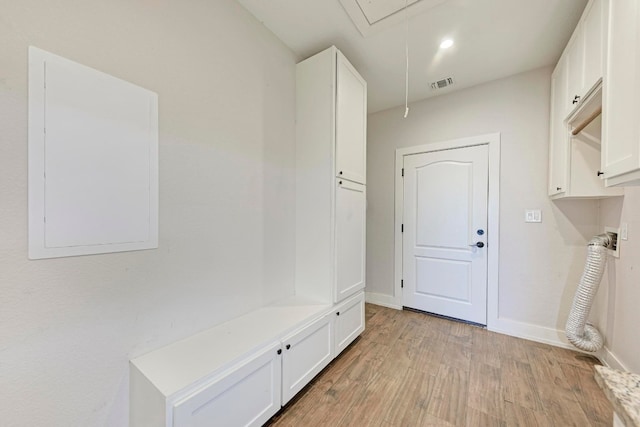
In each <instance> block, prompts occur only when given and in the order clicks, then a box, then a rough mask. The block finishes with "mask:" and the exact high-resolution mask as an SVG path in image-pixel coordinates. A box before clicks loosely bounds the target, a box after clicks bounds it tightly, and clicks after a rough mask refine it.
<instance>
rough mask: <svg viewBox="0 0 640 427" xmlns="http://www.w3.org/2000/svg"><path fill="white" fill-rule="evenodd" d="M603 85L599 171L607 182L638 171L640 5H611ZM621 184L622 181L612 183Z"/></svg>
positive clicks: (621, 1)
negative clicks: (600, 161)
mask: <svg viewBox="0 0 640 427" xmlns="http://www.w3.org/2000/svg"><path fill="white" fill-rule="evenodd" d="M609 13H610V17H609V23H610V28H609V41H608V52H609V58H608V65H607V73H606V75H605V85H604V105H603V140H602V171H603V172H604V177H605V178H607V180H608V184H610V183H611V180H610V178H612V177H617V176H620V175H623V174H626V173H630V172H634V171H637V170H638V169H639V168H640V153H639V149H640V120H638V118H639V117H640V61H639V54H638V52H640V2H638V1H637V0H615V1H611V5H610V9H609ZM615 181H616V182H615V184H623V183H624V182H625V179H624V178H622V179H618V180H615Z"/></svg>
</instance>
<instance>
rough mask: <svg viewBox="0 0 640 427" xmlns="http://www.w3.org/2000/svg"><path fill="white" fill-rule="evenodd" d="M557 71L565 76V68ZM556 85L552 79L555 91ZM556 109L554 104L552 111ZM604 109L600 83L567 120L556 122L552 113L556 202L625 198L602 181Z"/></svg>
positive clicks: (552, 177)
mask: <svg viewBox="0 0 640 427" xmlns="http://www.w3.org/2000/svg"><path fill="white" fill-rule="evenodd" d="M556 71H559V72H560V73H562V68H560V69H556ZM560 75H561V74H560ZM554 83H556V79H552V90H553V89H555V88H556V87H557V86H556V85H555V84H554ZM552 93H553V92H552ZM552 98H553V96H552ZM555 105H557V104H556V103H554V102H553V101H552V111H553V108H554V106H555ZM601 105H602V84H601V83H599V84H598V85H596V87H595V88H594V90H593V91H591V92H589V93H588V94H587V95H586V96H585V97H584V98H583V100H582V101H581V102H580V106H579V108H577V109H576V110H575V111H573V112H572V113H571V114H570V115H569V116H568V117H567V119H566V120H561V119H558V118H554V116H553V113H552V120H551V126H552V138H551V145H550V162H549V196H550V197H551V198H552V199H561V198H584V199H589V198H591V199H598V198H606V197H614V196H621V195H623V194H624V193H623V190H622V189H620V188H607V187H605V185H604V182H603V179H602V172H601V171H600V155H601V134H602V131H601V127H602V115H601V114H600V113H599V111H600V109H601Z"/></svg>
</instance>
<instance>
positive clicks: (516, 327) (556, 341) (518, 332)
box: [487, 318, 576, 350]
mask: <svg viewBox="0 0 640 427" xmlns="http://www.w3.org/2000/svg"><path fill="white" fill-rule="evenodd" d="M487 329H488V330H490V331H492V332H498V333H501V334H505V335H511V336H513V337H518V338H524V339H527V340H531V341H536V342H541V343H543V344H549V345H553V346H556V347H562V348H568V349H572V350H576V348H575V347H574V346H572V345H571V343H569V341H568V340H567V338H566V337H565V335H564V331H561V330H559V329H554V328H548V327H546V326H540V325H534V324H532V323H525V322H520V321H518V320H513V319H506V318H499V319H496V320H494V321H493V322H490V324H489V325H487Z"/></svg>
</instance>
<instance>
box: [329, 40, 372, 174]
mask: <svg viewBox="0 0 640 427" xmlns="http://www.w3.org/2000/svg"><path fill="white" fill-rule="evenodd" d="M337 54H338V58H337V63H336V67H337V70H336V72H337V77H336V80H337V81H336V130H335V132H336V166H335V167H336V170H335V173H336V175H337V176H338V177H340V178H344V179H348V180H350V181H354V182H359V183H362V184H364V183H365V182H366V181H365V180H366V167H367V161H366V141H367V84H366V82H365V81H364V80H363V79H362V77H360V75H359V74H358V72H357V71H356V70H355V68H353V66H352V65H351V64H350V63H349V61H347V59H346V58H345V57H344V55H342V53H340V51H338V53H337Z"/></svg>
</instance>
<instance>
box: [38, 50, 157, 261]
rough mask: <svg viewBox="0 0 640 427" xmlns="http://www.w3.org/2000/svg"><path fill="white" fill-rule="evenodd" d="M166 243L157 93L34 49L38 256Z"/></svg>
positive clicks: (88, 252) (143, 247)
mask: <svg viewBox="0 0 640 427" xmlns="http://www.w3.org/2000/svg"><path fill="white" fill-rule="evenodd" d="M157 247H158V97H157V94H155V93H153V92H151V91H149V90H146V89H143V88H141V87H139V86H136V85H134V84H131V83H128V82H126V81H123V80H120V79H117V78H115V77H112V76H109V75H107V74H105V73H102V72H100V71H97V70H94V69H92V68H89V67H86V66H84V65H80V64H78V63H75V62H73V61H70V60H68V59H65V58H62V57H60V56H56V55H54V54H52V53H49V52H46V51H43V50H41V49H37V48H34V47H31V48H30V49H29V258H31V259H38V258H53V257H64V256H73V255H88V254H99V253H107V252H120V251H129V250H139V249H151V248H157Z"/></svg>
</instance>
